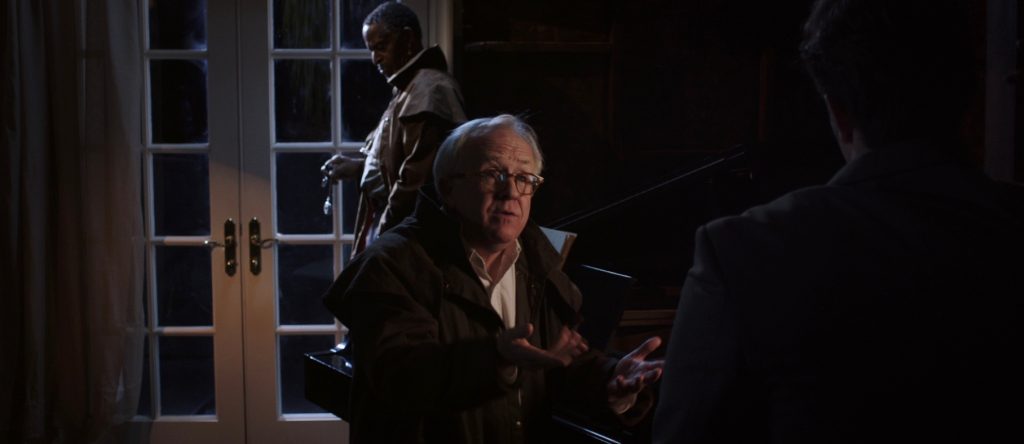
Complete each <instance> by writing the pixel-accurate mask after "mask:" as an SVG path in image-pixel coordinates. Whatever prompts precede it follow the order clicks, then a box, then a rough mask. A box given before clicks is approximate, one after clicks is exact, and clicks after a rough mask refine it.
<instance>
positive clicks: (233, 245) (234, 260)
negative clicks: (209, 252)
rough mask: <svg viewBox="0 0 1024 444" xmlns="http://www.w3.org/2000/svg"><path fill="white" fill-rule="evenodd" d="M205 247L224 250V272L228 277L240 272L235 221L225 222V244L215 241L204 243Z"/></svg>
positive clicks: (229, 219)
mask: <svg viewBox="0 0 1024 444" xmlns="http://www.w3.org/2000/svg"><path fill="white" fill-rule="evenodd" d="M203 245H206V246H207V247H209V248H223V249H224V272H225V273H227V275H228V276H234V275H235V271H236V270H238V256H237V254H238V241H236V240H235V220H234V219H231V218H228V220H226V221H224V243H223V244H222V243H220V242H217V241H213V240H207V241H203Z"/></svg>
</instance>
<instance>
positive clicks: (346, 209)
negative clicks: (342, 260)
mask: <svg viewBox="0 0 1024 444" xmlns="http://www.w3.org/2000/svg"><path fill="white" fill-rule="evenodd" d="M341 202H342V205H341V232H342V233H344V234H352V232H354V231H355V230H356V213H357V212H358V210H359V180H358V179H352V180H346V181H343V182H342V183H341ZM345 257H348V255H346V256H345Z"/></svg>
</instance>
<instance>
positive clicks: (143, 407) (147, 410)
mask: <svg viewBox="0 0 1024 444" xmlns="http://www.w3.org/2000/svg"><path fill="white" fill-rule="evenodd" d="M149 338H150V337H149V336H147V337H146V339H145V340H143V341H142V342H143V345H142V388H141V389H140V391H139V408H138V409H137V410H136V411H135V414H137V415H139V416H147V417H152V416H153V405H152V404H153V397H152V395H151V394H150V391H152V390H153V389H152V387H150V386H149V381H150V379H149Z"/></svg>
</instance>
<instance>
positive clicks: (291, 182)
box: [275, 152, 333, 234]
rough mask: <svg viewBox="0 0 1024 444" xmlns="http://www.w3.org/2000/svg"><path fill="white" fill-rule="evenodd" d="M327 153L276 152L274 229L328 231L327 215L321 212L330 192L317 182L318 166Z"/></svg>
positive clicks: (330, 230) (298, 231)
mask: <svg viewBox="0 0 1024 444" xmlns="http://www.w3.org/2000/svg"><path fill="white" fill-rule="evenodd" d="M330 156H331V155H330V154H329V153H280V152H279V153H277V155H276V156H275V161H276V162H277V164H276V175H275V177H276V181H275V183H276V187H277V189H276V190H275V191H276V192H277V229H278V232H280V233H287V234H313V233H320V234H323V233H331V232H332V231H333V230H332V228H331V216H330V215H327V214H324V199H325V198H326V197H327V194H328V193H330V189H329V188H323V187H322V186H321V181H320V179H321V178H320V166H321V165H323V163H324V162H326V161H327V159H328V158H330Z"/></svg>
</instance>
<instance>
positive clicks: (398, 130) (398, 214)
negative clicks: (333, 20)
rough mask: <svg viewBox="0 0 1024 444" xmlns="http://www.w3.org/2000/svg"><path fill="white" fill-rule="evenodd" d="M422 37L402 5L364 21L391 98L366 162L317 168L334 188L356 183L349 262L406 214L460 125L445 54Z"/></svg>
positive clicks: (347, 159) (340, 159)
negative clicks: (442, 146) (440, 150)
mask: <svg viewBox="0 0 1024 444" xmlns="http://www.w3.org/2000/svg"><path fill="white" fill-rule="evenodd" d="M422 38H423V36H422V31H421V30H420V23H419V20H418V19H417V18H416V13H415V12H413V10H412V9H409V7H408V6H405V5H403V4H400V3H395V2H387V3H384V4H381V5H380V6H378V7H377V8H376V9H374V10H373V11H372V12H370V14H369V15H367V16H366V19H365V20H364V21H363V40H364V41H365V42H366V47H367V49H369V50H370V54H371V57H372V60H373V63H374V65H376V66H377V70H378V71H380V73H381V74H382V75H383V76H384V77H385V78H387V81H388V83H389V84H390V85H391V86H392V87H394V91H393V97H392V99H391V102H390V103H389V104H388V107H387V109H386V110H385V111H384V114H383V115H382V116H381V118H380V122H379V123H378V124H377V128H376V129H374V130H373V132H371V133H370V135H369V136H368V137H367V139H366V145H364V146H363V148H362V149H361V150H360V151H362V153H363V154H364V155H365V157H351V156H348V155H345V154H336V155H334V156H333V157H331V158H330V159H329V160H328V161H327V162H326V163H324V165H323V167H321V172H322V173H323V174H324V175H325V176H326V177H327V178H329V179H330V181H331V183H332V184H333V183H334V182H337V181H338V180H348V179H356V178H359V179H360V182H359V190H360V199H359V210H358V211H357V213H356V226H355V244H354V245H353V247H352V254H353V256H354V255H356V254H358V253H360V252H362V251H363V250H364V249H366V246H367V244H369V243H370V242H372V241H373V240H374V239H376V238H377V236H378V235H379V234H380V233H381V232H384V231H386V230H387V229H389V228H391V227H393V226H395V225H397V224H398V223H399V222H401V221H402V219H405V217H406V216H408V215H409V214H411V213H412V210H413V207H414V206H415V203H416V196H417V193H418V191H419V188H420V187H421V186H423V185H424V184H426V183H429V181H430V179H431V168H432V167H433V164H434V156H435V154H436V153H437V147H438V146H439V145H440V144H441V142H442V141H443V140H444V138H445V137H446V136H447V135H448V132H449V131H451V130H452V129H453V128H455V127H456V126H457V125H458V124H460V123H462V122H464V121H465V120H466V114H465V112H464V111H463V100H462V93H461V92H460V91H459V86H458V84H457V83H456V82H455V79H453V78H452V77H451V76H450V75H449V74H448V71H447V70H448V64H447V62H446V60H445V57H444V53H442V52H441V49H440V48H438V47H437V46H432V47H429V48H426V49H424V48H423V43H422V42H421V40H422Z"/></svg>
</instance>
